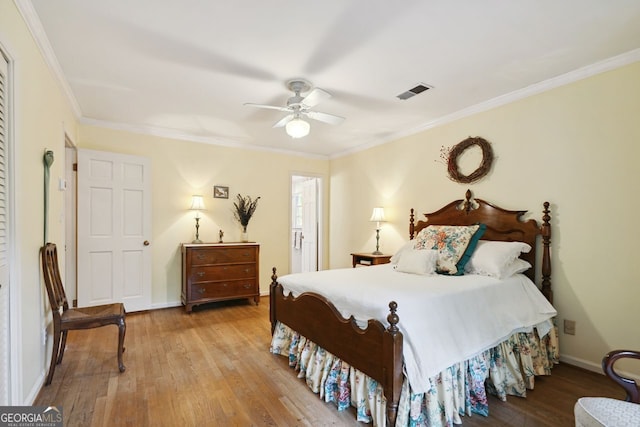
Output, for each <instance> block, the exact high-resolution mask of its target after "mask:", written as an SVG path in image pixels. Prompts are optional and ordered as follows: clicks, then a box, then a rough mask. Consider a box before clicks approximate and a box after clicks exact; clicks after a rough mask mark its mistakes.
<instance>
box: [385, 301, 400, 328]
mask: <svg viewBox="0 0 640 427" xmlns="http://www.w3.org/2000/svg"><path fill="white" fill-rule="evenodd" d="M397 309H398V303H396V302H395V301H391V302H390V303H389V315H388V316H387V322H389V327H388V328H387V330H388V331H389V332H391V334H392V335H395V334H397V333H398V331H399V329H398V322H399V321H400V317H398V314H397V313H396V310H397Z"/></svg>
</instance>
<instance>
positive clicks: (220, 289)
mask: <svg viewBox="0 0 640 427" xmlns="http://www.w3.org/2000/svg"><path fill="white" fill-rule="evenodd" d="M255 293H256V282H255V280H229V281H222V282H210V283H194V284H193V285H191V295H193V296H194V298H227V297H242V296H245V295H247V296H253V295H254V294H255Z"/></svg>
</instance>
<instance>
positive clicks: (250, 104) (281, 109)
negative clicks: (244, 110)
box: [244, 102, 291, 112]
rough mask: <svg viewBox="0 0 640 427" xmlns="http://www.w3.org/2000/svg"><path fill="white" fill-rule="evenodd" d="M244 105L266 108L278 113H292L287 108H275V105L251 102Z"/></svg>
mask: <svg viewBox="0 0 640 427" xmlns="http://www.w3.org/2000/svg"><path fill="white" fill-rule="evenodd" d="M244 105H246V106H248V107H256V108H266V109H268V110H278V111H284V112H288V111H291V110H290V109H289V108H287V107H278V106H275V105H264V104H253V103H251V102H245V103H244Z"/></svg>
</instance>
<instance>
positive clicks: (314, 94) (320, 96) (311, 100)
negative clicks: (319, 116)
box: [301, 88, 331, 107]
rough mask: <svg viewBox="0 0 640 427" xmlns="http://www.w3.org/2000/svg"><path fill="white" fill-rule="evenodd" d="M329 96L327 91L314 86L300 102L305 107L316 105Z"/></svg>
mask: <svg viewBox="0 0 640 427" xmlns="http://www.w3.org/2000/svg"><path fill="white" fill-rule="evenodd" d="M329 98H331V94H330V93H329V92H327V91H325V90H322V89H320V88H315V89H313V90H312V91H311V92H310V93H309V95H307V96H305V97H304V99H303V100H302V102H301V104H303V105H305V106H307V107H313V106H315V105H318V104H319V103H320V102H322V101H324V100H325V99H329Z"/></svg>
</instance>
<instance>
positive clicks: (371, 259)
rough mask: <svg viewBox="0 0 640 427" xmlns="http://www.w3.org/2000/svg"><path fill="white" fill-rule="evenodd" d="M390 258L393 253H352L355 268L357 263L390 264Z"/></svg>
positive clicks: (361, 264) (362, 264) (366, 264)
mask: <svg viewBox="0 0 640 427" xmlns="http://www.w3.org/2000/svg"><path fill="white" fill-rule="evenodd" d="M390 259H391V255H374V254H372V253H353V254H351V260H352V263H353V267H354V268H355V267H356V266H357V265H359V266H363V267H364V266H366V267H368V266H370V265H378V264H388V263H389V260H390Z"/></svg>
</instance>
